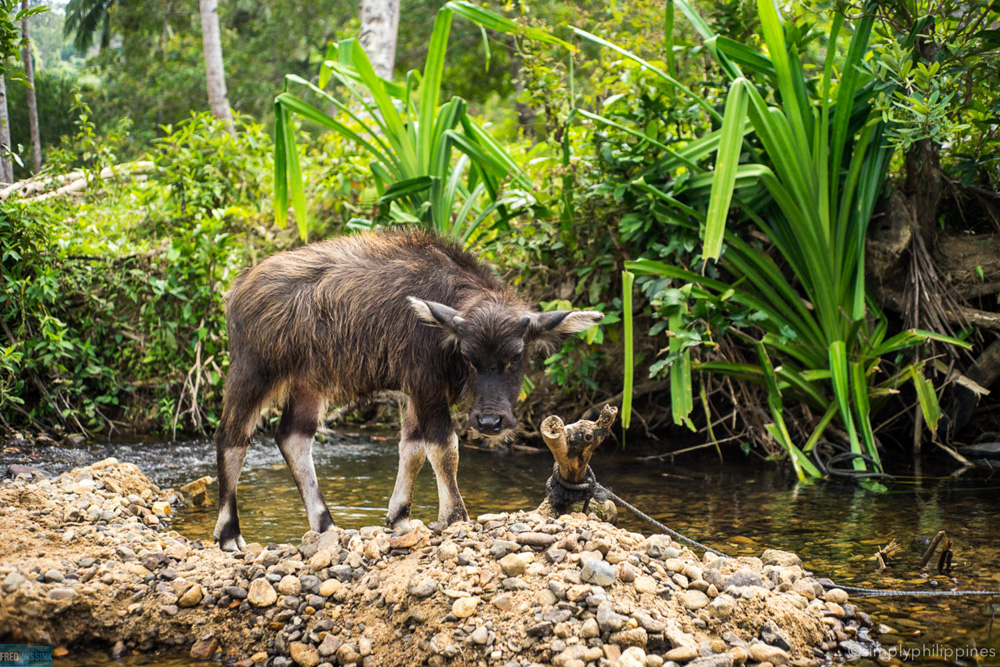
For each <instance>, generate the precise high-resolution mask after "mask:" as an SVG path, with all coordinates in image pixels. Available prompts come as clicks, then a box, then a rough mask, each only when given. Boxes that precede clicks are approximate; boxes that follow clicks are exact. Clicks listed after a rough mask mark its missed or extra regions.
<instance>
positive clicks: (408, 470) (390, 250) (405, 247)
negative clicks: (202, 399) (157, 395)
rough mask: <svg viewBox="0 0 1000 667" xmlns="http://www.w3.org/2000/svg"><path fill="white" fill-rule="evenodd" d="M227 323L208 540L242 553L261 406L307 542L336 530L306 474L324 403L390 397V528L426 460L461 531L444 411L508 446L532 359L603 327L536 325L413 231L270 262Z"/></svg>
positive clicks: (596, 316) (553, 316)
mask: <svg viewBox="0 0 1000 667" xmlns="http://www.w3.org/2000/svg"><path fill="white" fill-rule="evenodd" d="M226 316H227V322H228V328H229V355H230V357H229V359H230V365H229V373H228V376H227V377H226V386H225V397H224V401H223V403H224V405H223V411H222V420H221V421H220V423H219V428H218V430H217V431H216V433H215V442H216V448H217V456H218V469H219V520H218V523H217V524H216V527H215V539H216V540H218V541H219V545H220V546H221V547H222V548H223V549H226V550H236V549H241V548H242V547H243V546H244V544H245V543H244V540H243V537H242V536H241V535H240V525H239V517H238V514H237V510H236V484H237V480H238V479H239V475H240V471H241V469H242V467H243V460H244V458H245V456H246V452H247V447H248V445H249V444H250V436H251V434H252V433H253V432H254V429H255V427H256V425H257V422H258V420H259V417H260V411H261V408H262V407H264V406H265V405H266V404H267V403H268V402H269V401H272V400H275V399H283V400H284V408H283V410H282V414H281V421H280V422H279V424H278V430H277V433H276V434H275V440H276V441H277V443H278V448H279V449H280V450H281V453H282V455H283V456H284V457H285V461H286V462H287V464H288V467H289V468H290V469H291V472H292V477H294V479H295V483H296V484H297V485H298V488H299V492H300V494H301V495H302V502H303V504H304V505H305V508H306V513H307V514H308V516H309V525H310V527H311V528H312V529H313V530H316V531H319V532H322V531H324V530H326V529H327V528H329V527H330V526H332V525H333V520H332V519H331V518H330V512H329V510H328V509H327V506H326V503H325V502H324V501H323V497H322V495H321V494H320V490H319V484H318V483H317V480H316V470H315V467H314V466H313V461H312V440H313V435H314V434H315V432H316V427H317V425H318V423H319V419H320V416H321V414H322V412H323V409H324V406H325V404H326V402H327V401H332V402H335V403H345V402H349V401H353V400H356V399H358V398H362V397H365V396H371V395H373V394H377V393H379V392H383V391H390V390H396V391H400V392H402V393H404V394H405V395H406V396H407V397H408V398H409V400H408V406H407V408H406V413H405V415H404V416H403V419H402V427H403V428H402V436H401V439H400V443H399V471H398V474H397V477H396V485H395V488H394V489H393V492H392V497H391V499H390V500H389V514H388V517H387V521H388V523H389V524H390V525H391V526H393V527H394V528H400V529H403V530H405V529H406V528H407V524H408V521H409V517H410V504H411V498H412V492H413V482H414V480H415V478H416V476H417V473H418V472H419V471H420V468H421V466H422V465H423V463H424V458H425V457H426V458H429V459H430V461H431V466H432V467H433V468H434V474H435V476H436V478H437V488H438V501H439V509H438V520H439V521H442V522H445V523H452V522H455V521H462V520H465V519H467V518H468V513H467V512H466V509H465V503H464V502H463V501H462V496H461V494H460V493H459V490H458V483H457V479H456V472H457V470H458V438H457V436H456V435H455V431H454V429H453V428H452V422H451V415H450V411H449V408H450V406H451V405H453V404H455V403H458V402H460V401H462V400H463V399H471V404H472V408H471V410H470V412H469V424H470V426H472V427H473V428H475V429H476V430H478V431H479V432H481V433H483V434H485V435H490V436H496V435H503V434H505V433H506V432H508V431H510V430H511V429H513V428H515V426H516V424H517V422H516V420H515V418H514V413H513V404H514V402H515V401H516V399H517V396H518V392H519V391H520V388H521V382H522V380H523V378H524V371H525V364H526V360H527V357H528V355H529V353H530V352H531V351H532V350H533V349H535V348H538V347H544V346H551V345H553V344H555V343H557V342H558V341H559V340H561V339H562V338H563V337H565V336H567V335H569V334H573V333H576V332H579V331H583V330H584V329H586V328H588V327H590V326H592V325H593V324H595V323H597V322H599V321H600V320H601V318H602V317H603V315H602V314H601V313H599V312H595V311H565V310H562V311H553V312H547V313H536V312H532V311H531V310H530V308H529V306H528V304H527V303H526V302H525V301H524V300H522V299H521V298H519V297H518V296H517V295H516V294H515V293H514V292H513V291H512V290H510V289H509V288H507V287H506V286H505V285H504V284H503V283H501V282H500V280H499V279H498V278H497V277H496V276H495V275H494V273H493V272H492V271H491V270H490V269H489V268H488V267H487V266H486V265H484V264H483V263H481V262H480V261H479V260H477V259H476V258H475V257H474V256H473V255H471V254H469V253H467V252H465V251H463V250H462V249H461V248H460V247H459V246H457V245H455V244H453V243H451V242H448V241H445V240H442V239H440V238H438V237H435V236H433V235H430V234H428V233H425V232H421V231H406V232H394V233H364V234H356V235H352V236H345V237H341V238H338V239H336V240H332V241H323V242H320V243H313V244H311V245H307V246H304V247H302V248H298V249H296V250H291V251H288V252H282V253H279V254H277V255H274V256H272V257H269V258H267V259H265V260H264V261H263V262H261V263H260V264H258V265H257V266H255V267H253V268H252V269H249V270H247V271H245V272H244V273H243V274H242V275H241V276H240V277H239V278H238V279H237V281H236V285H235V286H234V287H233V289H232V291H231V293H230V295H229V303H228V307H227V312H226Z"/></svg>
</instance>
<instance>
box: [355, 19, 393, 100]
mask: <svg viewBox="0 0 1000 667" xmlns="http://www.w3.org/2000/svg"><path fill="white" fill-rule="evenodd" d="M359 18H360V20H361V36H360V37H359V38H358V41H359V42H361V46H362V47H363V48H364V50H365V53H366V54H368V59H369V60H370V61H371V62H372V67H374V68H375V73H376V74H378V75H379V76H380V77H382V78H383V79H385V80H387V81H392V70H393V68H394V67H395V66H396V33H397V32H398V29H399V0H361V12H360V16H359Z"/></svg>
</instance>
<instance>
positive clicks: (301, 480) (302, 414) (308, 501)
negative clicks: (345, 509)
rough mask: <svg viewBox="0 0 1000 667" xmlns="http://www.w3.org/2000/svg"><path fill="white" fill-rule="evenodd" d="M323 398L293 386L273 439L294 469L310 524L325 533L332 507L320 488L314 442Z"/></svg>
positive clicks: (298, 386)
mask: <svg viewBox="0 0 1000 667" xmlns="http://www.w3.org/2000/svg"><path fill="white" fill-rule="evenodd" d="M322 408H323V399H322V398H321V397H319V396H318V395H316V394H315V393H314V392H312V391H310V390H309V389H307V388H305V387H302V386H300V385H295V386H293V387H292V389H291V391H290V393H289V396H288V401H287V402H286V403H285V407H284V409H283V410H282V412H281V421H280V422H278V431H277V433H276V434H275V436H274V439H275V440H276V441H277V443H278V449H279V450H281V455H282V456H284V457H285V463H287V464H288V469H289V470H291V472H292V479H294V480H295V485H296V486H297V487H299V495H301V496H302V504H303V505H305V508H306V515H307V516H308V517H309V527H310V528H312V529H313V530H315V531H316V532H318V533H322V532H323V531H325V530H326V529H327V528H329V527H331V526H332V525H333V518H332V517H331V516H330V510H329V509H328V508H327V506H326V502H325V501H324V500H323V495H322V494H321V493H320V491H319V481H318V480H317V479H316V467H315V465H313V458H312V442H313V436H314V435H315V434H316V427H317V426H318V425H319V413H320V411H321V410H322Z"/></svg>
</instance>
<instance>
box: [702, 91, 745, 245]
mask: <svg viewBox="0 0 1000 667" xmlns="http://www.w3.org/2000/svg"><path fill="white" fill-rule="evenodd" d="M747 85H748V84H747V81H746V79H737V80H736V81H735V82H734V83H733V85H732V86H731V87H730V89H729V95H728V96H727V97H726V113H725V116H724V118H723V121H722V138H721V140H720V141H719V151H718V153H716V158H715V171H714V175H715V178H714V180H713V182H712V194H711V197H710V199H709V202H708V215H707V216H706V217H705V236H704V250H703V251H702V255H703V256H704V257H705V259H718V258H719V255H721V254H722V239H723V237H724V235H725V232H726V218H727V217H728V216H729V205H730V203H731V202H732V199H733V188H734V187H735V184H736V169H737V167H738V166H739V162H740V151H741V150H742V147H743V126H744V124H745V123H746V118H747V94H746V87H747Z"/></svg>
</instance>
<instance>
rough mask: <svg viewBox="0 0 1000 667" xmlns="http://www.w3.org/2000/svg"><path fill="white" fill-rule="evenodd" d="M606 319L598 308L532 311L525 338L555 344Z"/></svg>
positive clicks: (540, 342) (531, 341) (530, 341)
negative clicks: (545, 311)
mask: <svg viewBox="0 0 1000 667" xmlns="http://www.w3.org/2000/svg"><path fill="white" fill-rule="evenodd" d="M603 319H604V313H601V312H598V311H596V310H552V311H549V312H547V313H532V315H531V323H530V324H529V325H528V331H527V333H526V334H525V338H526V339H527V341H528V342H529V343H538V344H541V345H554V344H556V343H558V342H559V341H561V340H562V339H563V338H565V337H566V336H571V335H572V334H575V333H579V332H581V331H584V330H586V329H589V328H590V327H592V326H594V325H595V324H597V323H598V322H600V321H601V320H603Z"/></svg>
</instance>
